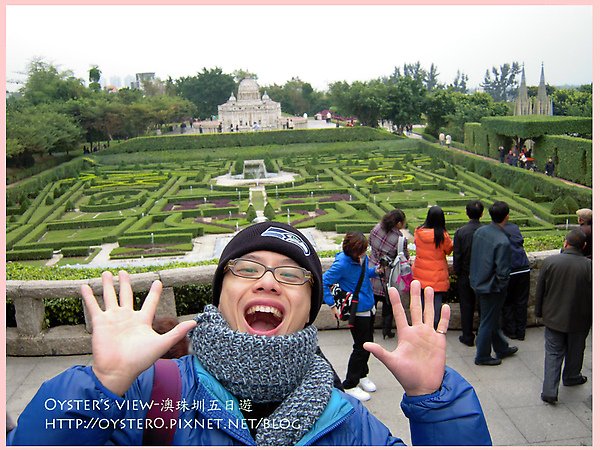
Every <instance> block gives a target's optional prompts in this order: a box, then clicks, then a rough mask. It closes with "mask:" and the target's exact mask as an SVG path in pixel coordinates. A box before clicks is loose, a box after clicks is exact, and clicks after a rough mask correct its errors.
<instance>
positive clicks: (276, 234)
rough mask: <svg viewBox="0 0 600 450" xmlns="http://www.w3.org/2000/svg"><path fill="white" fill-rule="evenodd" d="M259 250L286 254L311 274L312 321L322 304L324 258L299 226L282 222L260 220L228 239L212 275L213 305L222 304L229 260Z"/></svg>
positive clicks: (310, 321) (311, 321) (310, 318)
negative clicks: (318, 253)
mask: <svg viewBox="0 0 600 450" xmlns="http://www.w3.org/2000/svg"><path fill="white" fill-rule="evenodd" d="M259 250H267V251H270V252H275V253H280V254H282V255H285V256H287V257H289V258H291V259H293V260H294V261H296V262H297V263H298V264H299V265H300V267H303V268H304V269H306V270H308V271H310V272H311V273H312V277H313V284H312V294H311V300H310V301H311V305H310V317H309V321H308V323H309V324H311V323H313V322H314V320H315V319H316V317H317V314H318V313H319V309H320V308H321V303H323V289H322V284H323V282H322V279H321V276H322V273H323V269H322V267H321V261H320V260H319V257H318V256H317V252H315V249H314V248H313V246H312V245H311V244H310V242H309V241H308V240H307V239H306V238H305V237H304V236H303V235H302V233H300V232H299V231H298V230H297V229H296V228H294V227H292V226H290V225H287V224H285V223H280V222H261V223H258V224H255V225H251V226H249V227H247V228H244V229H243V230H242V231H240V232H239V233H238V234H236V235H235V236H234V237H233V239H232V240H231V241H229V243H228V244H227V245H226V246H225V248H224V249H223V253H221V259H220V260H219V265H218V267H217V270H216V271H215V275H214V277H213V305H215V306H218V305H219V298H220V296H221V285H222V284H223V276H224V275H225V273H224V270H225V265H226V264H227V262H229V261H230V260H232V259H235V258H239V257H241V256H243V255H246V254H248V253H251V252H256V251H259Z"/></svg>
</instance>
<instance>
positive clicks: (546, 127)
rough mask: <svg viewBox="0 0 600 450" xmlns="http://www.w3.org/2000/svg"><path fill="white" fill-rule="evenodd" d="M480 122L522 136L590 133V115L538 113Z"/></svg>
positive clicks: (510, 134) (495, 130) (494, 128)
mask: <svg viewBox="0 0 600 450" xmlns="http://www.w3.org/2000/svg"><path fill="white" fill-rule="evenodd" d="M481 124H482V125H483V126H484V127H486V128H487V129H489V130H490V131H493V132H494V133H497V134H500V135H503V136H519V137H522V138H537V137H539V136H543V135H545V134H552V135H558V134H567V133H578V134H583V135H591V134H592V118H591V117H570V116H539V115H531V116H503V117H482V118H481ZM465 144H466V142H465Z"/></svg>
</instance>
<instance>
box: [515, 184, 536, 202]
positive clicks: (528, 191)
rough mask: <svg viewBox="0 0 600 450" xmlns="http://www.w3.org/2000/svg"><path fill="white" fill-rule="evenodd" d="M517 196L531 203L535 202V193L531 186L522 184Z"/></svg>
mask: <svg viewBox="0 0 600 450" xmlns="http://www.w3.org/2000/svg"><path fill="white" fill-rule="evenodd" d="M519 195H520V196H521V197H524V198H526V199H528V200H531V201H534V200H535V191H534V190H533V186H531V184H529V183H523V184H522V188H521V190H520V191H519Z"/></svg>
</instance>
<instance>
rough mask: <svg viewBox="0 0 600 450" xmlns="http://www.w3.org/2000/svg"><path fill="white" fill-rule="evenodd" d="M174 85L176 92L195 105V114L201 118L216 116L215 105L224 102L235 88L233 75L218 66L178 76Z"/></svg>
mask: <svg viewBox="0 0 600 450" xmlns="http://www.w3.org/2000/svg"><path fill="white" fill-rule="evenodd" d="M175 86H176V91H177V94H179V95H180V96H181V97H183V98H185V99H187V100H189V101H191V102H192V103H193V104H194V105H195V106H196V112H195V116H196V117H200V118H202V119H205V118H209V117H210V116H213V115H215V116H216V114H217V106H219V105H221V104H223V103H225V102H226V101H227V99H228V98H229V96H230V95H231V93H232V92H234V91H235V90H236V83H235V80H234V79H233V76H231V75H229V74H225V73H223V70H222V69H221V68H219V67H215V68H214V69H210V70H208V69H206V68H203V69H202V72H198V74H197V75H196V76H194V77H183V78H179V79H177V80H176V81H175Z"/></svg>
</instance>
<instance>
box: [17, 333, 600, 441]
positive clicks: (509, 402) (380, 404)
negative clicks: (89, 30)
mask: <svg viewBox="0 0 600 450" xmlns="http://www.w3.org/2000/svg"><path fill="white" fill-rule="evenodd" d="M543 330H544V329H543V328H541V327H540V328H529V329H528V330H527V338H526V340H525V341H524V342H519V341H517V342H516V345H518V346H519V352H518V353H517V354H516V355H515V356H513V357H510V358H507V359H505V360H504V361H503V362H502V364H501V365H500V366H497V367H485V366H476V365H475V364H474V363H473V355H474V353H475V350H474V348H469V347H465V346H464V345H462V344H460V343H459V342H458V333H459V332H458V331H449V332H448V349H447V355H448V357H447V364H448V365H449V366H450V367H452V368H454V369H456V370H457V371H458V372H460V373H461V374H462V375H463V376H464V377H465V378H466V379H467V380H468V381H469V382H470V383H471V384H472V385H473V386H474V387H475V390H476V392H477V394H478V396H479V399H480V402H481V405H482V407H483V410H484V412H485V415H486V419H487V423H488V427H489V429H490V434H491V436H492V440H493V443H494V444H495V445H511V446H513V445H519V446H522V445H552V446H564V445H573V446H580V445H590V446H591V445H592V377H591V375H592V347H591V337H590V338H589V339H588V347H587V350H586V357H585V361H584V367H583V374H584V375H586V376H587V377H588V378H589V381H588V382H587V383H586V384H584V385H582V386H575V387H563V386H561V387H560V391H559V403H557V404H556V405H554V406H552V405H548V404H546V403H543V402H542V401H541V400H540V390H541V386H542V376H543V375H542V374H543V367H544V333H543ZM376 331H377V333H376V336H375V341H376V342H378V343H380V344H382V345H384V346H385V347H386V348H389V349H391V348H392V347H393V345H394V343H393V342H392V341H390V340H385V341H383V340H382V338H381V332H380V330H376ZM319 343H320V345H321V348H322V349H323V352H324V353H325V355H326V356H327V357H328V358H329V359H330V361H331V362H332V364H333V365H334V367H335V368H336V370H337V372H338V374H340V376H342V377H343V375H344V374H345V372H346V364H347V361H348V356H349V354H350V351H351V347H352V338H351V336H350V332H349V331H347V330H333V331H320V332H319ZM91 360H92V358H91V355H82V356H63V357H56V356H48V357H35V358H34V357H7V358H6V380H7V382H6V398H7V411H8V413H9V414H10V415H11V417H13V418H16V417H18V415H19V414H20V413H21V412H22V411H23V409H24V408H25V406H26V405H27V403H28V402H29V401H30V399H31V398H32V397H33V395H34V394H35V392H36V391H37V389H38V388H39V386H40V385H41V384H42V383H43V382H44V381H45V380H47V379H49V378H51V377H53V376H55V375H56V374H58V373H60V372H62V371H63V370H64V369H66V368H68V367H70V366H72V365H75V364H85V365H87V364H90V363H91ZM369 367H370V369H371V373H370V374H369V377H370V378H371V379H372V380H373V381H374V382H375V383H376V384H377V386H378V391H377V392H375V393H373V395H372V399H371V400H370V401H368V402H366V403H365V405H366V406H367V407H368V408H369V410H370V411H371V412H372V413H373V414H375V415H376V416H377V417H378V418H379V419H380V420H381V421H382V422H384V423H385V424H386V425H387V426H388V427H389V428H390V430H391V431H392V433H393V434H394V435H395V436H399V437H401V438H402V439H404V440H405V442H407V443H409V442H410V432H409V424H408V420H407V419H406V418H405V417H404V415H403V413H402V411H401V410H400V408H399V404H400V400H401V399H402V395H403V390H402V388H401V387H400V385H399V384H398V382H397V381H396V380H395V378H394V377H393V376H392V375H391V374H390V373H389V372H388V371H387V369H386V368H385V367H384V366H383V364H381V363H380V362H379V361H378V360H377V359H375V358H371V359H370V362H369Z"/></svg>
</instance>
